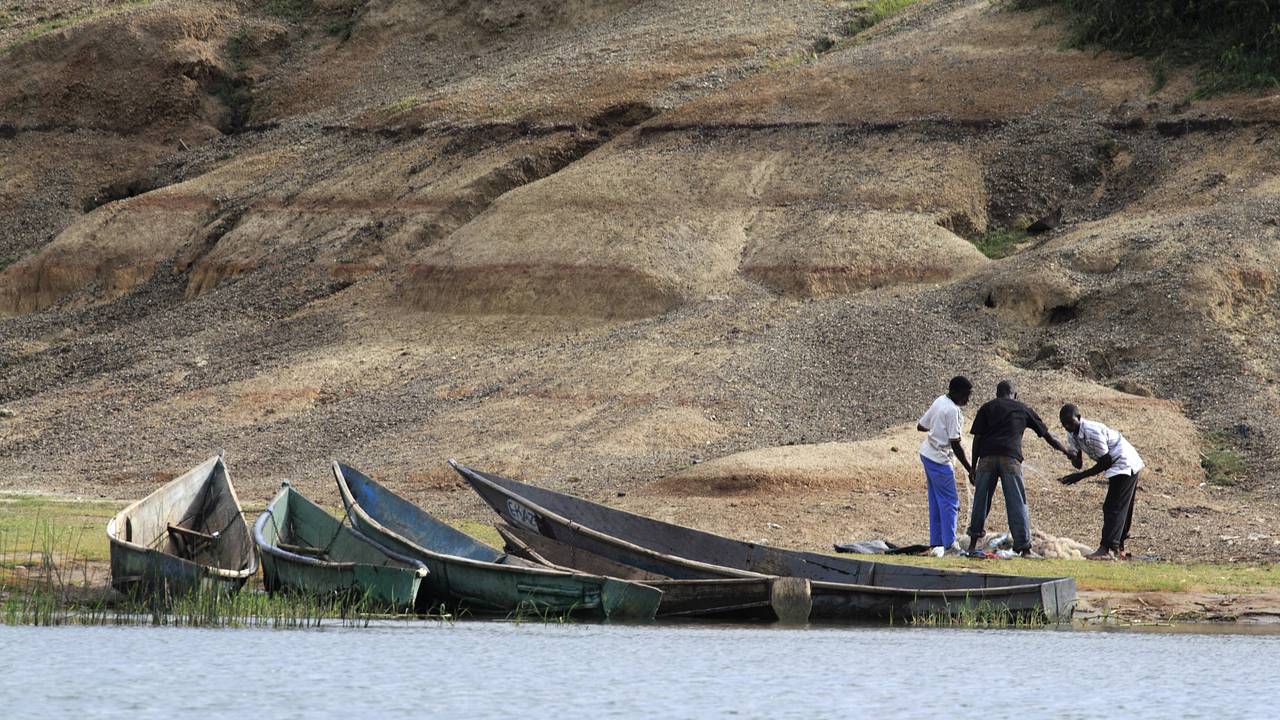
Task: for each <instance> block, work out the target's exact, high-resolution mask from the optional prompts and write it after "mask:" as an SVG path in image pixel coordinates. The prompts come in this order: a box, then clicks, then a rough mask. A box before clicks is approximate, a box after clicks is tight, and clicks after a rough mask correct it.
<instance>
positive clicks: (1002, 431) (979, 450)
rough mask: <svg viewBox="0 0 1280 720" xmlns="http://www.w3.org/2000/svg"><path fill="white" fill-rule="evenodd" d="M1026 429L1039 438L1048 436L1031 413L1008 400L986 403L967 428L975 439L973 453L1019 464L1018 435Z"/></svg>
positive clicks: (1021, 405) (1020, 440)
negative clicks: (999, 456) (993, 456)
mask: <svg viewBox="0 0 1280 720" xmlns="http://www.w3.org/2000/svg"><path fill="white" fill-rule="evenodd" d="M1027 428H1031V430H1032V432H1034V433H1035V434H1037V435H1039V436H1040V437H1042V438H1047V437H1049V428H1047V427H1045V424H1044V421H1043V420H1041V419H1040V416H1039V415H1036V411H1035V410H1032V409H1031V408H1029V407H1027V406H1026V405H1023V404H1022V403H1021V402H1019V401H1017V400H1014V399H1012V398H996V399H995V400H988V401H987V403H986V404H985V405H983V406H982V407H980V408H978V414H977V415H975V416H974V418H973V427H972V428H970V429H969V432H970V433H971V434H973V435H976V436H977V438H976V439H975V440H974V441H973V445H974V447H973V454H974V455H977V456H986V455H1003V456H1004V457H1011V458H1013V459H1015V460H1017V461H1018V462H1022V432H1023V431H1024V430H1026V429H1027Z"/></svg>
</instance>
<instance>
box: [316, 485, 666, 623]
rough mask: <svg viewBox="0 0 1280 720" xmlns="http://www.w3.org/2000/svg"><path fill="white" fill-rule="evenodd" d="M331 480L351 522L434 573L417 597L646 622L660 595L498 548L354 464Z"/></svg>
mask: <svg viewBox="0 0 1280 720" xmlns="http://www.w3.org/2000/svg"><path fill="white" fill-rule="evenodd" d="M333 475H334V479H336V480H337V482H338V491H339V493H341V495H342V503H343V505H344V506H345V507H346V509H347V515H348V517H350V518H351V523H352V525H353V526H354V527H355V528H356V529H357V530H359V531H360V532H361V533H363V534H364V535H365V536H367V537H369V538H370V539H372V540H373V541H374V542H376V543H378V544H379V545H382V546H383V547H386V548H389V549H391V550H393V551H395V552H397V553H399V554H401V555H404V556H406V557H411V558H413V559H415V560H417V561H419V562H421V563H422V564H424V565H426V567H427V568H428V569H429V570H430V571H431V573H430V574H429V575H428V576H427V578H426V580H424V581H423V587H422V592H421V593H420V597H421V598H426V599H427V602H428V603H429V604H430V605H433V606H434V605H441V604H443V605H446V606H448V607H450V608H453V609H456V610H467V611H469V612H473V613H502V614H512V613H517V614H524V613H531V614H534V615H546V614H549V613H550V614H585V615H594V616H597V617H601V618H614V619H618V618H633V619H651V618H653V616H654V613H655V612H657V609H658V603H659V601H660V600H661V598H662V592H661V591H660V590H656V589H654V588H652V587H646V586H645V585H641V584H639V583H634V582H627V581H625V580H619V579H616V578H607V577H601V576H598V575H588V574H585V573H582V572H578V571H571V572H566V571H563V570H555V569H551V568H547V567H545V566H541V565H537V564H534V563H531V562H527V561H524V560H521V559H520V558H518V557H513V556H511V555H508V554H506V553H503V552H500V551H498V550H495V549H494V548H491V547H489V546H488V545H485V544H484V543H482V542H480V541H478V540H476V539H475V538H473V537H471V536H470V535H467V534H466V533H463V532H460V531H458V530H456V529H454V528H452V527H450V526H449V525H447V524H445V523H443V522H441V521H439V520H437V519H436V518H434V517H432V516H431V515H430V514H428V513H427V512H425V511H424V510H422V509H421V508H419V507H418V506H417V505H414V504H413V503H411V502H409V501H408V500H405V499H404V498H402V497H400V496H398V495H396V494H395V493H393V492H391V491H390V490H388V489H387V488H385V487H383V486H382V485H379V484H378V483H376V482H374V481H373V480H371V479H370V478H369V477H368V476H366V475H364V474H363V473H361V472H359V471H358V470H355V469H353V468H351V467H348V466H346V465H343V464H342V463H337V462H335V463H334V464H333Z"/></svg>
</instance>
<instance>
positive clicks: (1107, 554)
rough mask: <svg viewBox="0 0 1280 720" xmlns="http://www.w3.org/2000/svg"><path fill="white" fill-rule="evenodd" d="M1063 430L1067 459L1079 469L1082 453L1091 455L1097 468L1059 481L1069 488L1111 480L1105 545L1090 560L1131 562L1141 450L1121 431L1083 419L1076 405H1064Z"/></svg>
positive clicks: (1060, 416) (1104, 521) (1104, 526)
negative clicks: (1102, 477) (1128, 543)
mask: <svg viewBox="0 0 1280 720" xmlns="http://www.w3.org/2000/svg"><path fill="white" fill-rule="evenodd" d="M1058 419H1059V420H1060V421H1061V422H1062V427H1063V429H1065V430H1066V431H1067V457H1070V458H1071V464H1072V465H1073V466H1075V467H1076V469H1077V470H1078V469H1079V468H1080V467H1081V466H1082V465H1083V462H1082V460H1081V454H1082V453H1083V454H1084V455H1088V456H1089V458H1090V459H1092V460H1093V461H1094V463H1095V464H1094V466H1093V467H1091V468H1089V469H1088V470H1081V471H1080V472H1074V473H1071V474H1070V475H1064V476H1063V477H1061V478H1058V481H1059V482H1061V483H1063V484H1065V485H1074V484H1076V483H1078V482H1080V481H1081V480H1083V479H1085V478H1087V477H1093V476H1094V475H1097V474H1099V473H1103V474H1104V475H1105V477H1106V478H1107V497H1106V499H1105V500H1103V501H1102V543H1101V544H1100V545H1099V546H1098V549H1097V550H1095V551H1094V552H1093V553H1091V554H1089V555H1087V556H1086V557H1088V558H1089V559H1090V560H1127V559H1129V554H1128V553H1127V552H1125V549H1124V541H1125V540H1128V539H1129V529H1130V528H1131V527H1132V526H1133V501H1134V499H1135V498H1136V496H1137V494H1138V473H1140V472H1141V471H1142V468H1143V467H1145V465H1144V464H1143V462H1142V458H1141V457H1139V456H1138V451H1137V450H1135V449H1134V448H1133V446H1132V445H1130V444H1129V441H1128V440H1125V439H1124V436H1123V435H1121V434H1120V433H1119V432H1117V431H1115V430H1112V429H1111V428H1109V427H1107V426H1106V425H1103V424H1102V423H1100V422H1096V421H1093V420H1085V419H1084V418H1082V417H1080V410H1079V408H1077V407H1076V406H1075V405H1063V406H1062V410H1061V411H1060V412H1059V413H1058Z"/></svg>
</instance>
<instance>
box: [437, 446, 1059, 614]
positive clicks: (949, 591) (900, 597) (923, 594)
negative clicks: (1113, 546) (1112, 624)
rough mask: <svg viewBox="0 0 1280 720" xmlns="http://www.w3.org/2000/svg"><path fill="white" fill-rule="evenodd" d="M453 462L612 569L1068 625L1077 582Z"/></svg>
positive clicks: (478, 486) (889, 610)
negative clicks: (728, 524)
mask: <svg viewBox="0 0 1280 720" xmlns="http://www.w3.org/2000/svg"><path fill="white" fill-rule="evenodd" d="M450 465H452V466H453V467H454V469H455V470H457V471H458V473H459V474H460V475H461V476H462V478H463V479H464V480H466V481H467V483H468V484H470V485H471V487H472V488H474V489H475V490H476V492H477V493H479V494H480V496H481V497H482V498H483V499H484V500H485V502H487V503H488V504H489V505H490V506H491V507H492V508H493V509H494V510H495V511H496V512H497V513H498V514H499V515H500V516H502V518H503V519H504V520H505V521H506V522H507V523H509V524H511V525H513V526H515V527H521V528H524V529H527V530H530V531H532V532H535V533H537V534H539V535H543V536H546V537H549V538H552V539H554V540H556V541H559V542H561V543H563V544H566V545H572V546H574V547H577V548H581V549H583V550H586V551H589V552H591V553H593V554H595V555H599V556H601V557H604V558H607V559H609V560H612V561H614V562H619V563H622V564H624V565H630V566H632V567H636V568H639V569H641V570H644V571H646V572H651V573H655V574H659V575H666V576H668V577H672V578H676V579H699V578H726V577H757V578H758V577H767V576H779V577H793V578H802V579H805V580H808V581H809V582H810V590H811V600H812V615H811V616H812V617H813V618H814V619H880V618H901V617H910V616H927V615H932V614H959V613H962V612H973V611H980V610H988V611H991V612H1009V613H1011V614H1014V615H1019V616H1033V615H1039V616H1041V617H1044V618H1046V619H1048V620H1050V621H1055V620H1063V619H1067V618H1070V616H1071V613H1072V610H1073V608H1074V606H1075V599H1076V591H1075V580H1074V579H1072V578H1040V577H1019V576H1013V575H1000V574H995V573H980V572H963V571H953V570H938V569H934V568H924V567H912V566H908V565H895V564H892V563H877V562H872V561H868V560H859V559H854V558H842V557H835V556H831V555H820V554H818V553H812V552H803V551H796V550H784V549H781V548H775V547H770V546H767V545H758V544H756V543H748V542H742V541H739V540H734V539H731V538H727V537H723V536H720V535H715V534H712V533H708V532H703V531H700V530H694V529H692V528H686V527H682V526H679V525H673V524H671V523H665V522H662V521H659V520H654V519H653V518H648V517H644V516H642V515H636V514H634V513H628V512H625V511H622V510H616V509H613V508H609V507H605V506H603V505H599V504H597V503H593V502H590V501H588V500H583V499H581V498H576V497H573V496H571V495H565V494H563V493H558V492H555V491H553V490H547V489H545V488H538V487H535V486H532V485H528V484H525V483H521V482H517V481H515V480H510V479H507V478H503V477H501V476H498V475H493V474H490V473H482V472H478V471H476V470H472V469H470V468H467V467H464V466H462V465H459V464H457V463H456V462H454V461H452V460H451V461H450Z"/></svg>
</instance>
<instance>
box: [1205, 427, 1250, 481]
mask: <svg viewBox="0 0 1280 720" xmlns="http://www.w3.org/2000/svg"><path fill="white" fill-rule="evenodd" d="M1200 467H1202V468H1204V479H1205V482H1207V483H1209V484H1210V485H1217V486H1219V487H1230V486H1232V485H1235V484H1236V483H1238V482H1240V480H1241V479H1243V478H1244V476H1245V472H1246V471H1247V470H1248V467H1247V466H1246V465H1245V461H1244V457H1242V456H1241V454H1240V451H1239V450H1238V449H1237V448H1236V444H1235V442H1234V441H1233V440H1232V438H1231V435H1230V434H1229V433H1227V432H1223V431H1215V432H1211V433H1206V434H1205V435H1203V436H1202V438H1201V446H1200Z"/></svg>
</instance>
